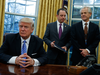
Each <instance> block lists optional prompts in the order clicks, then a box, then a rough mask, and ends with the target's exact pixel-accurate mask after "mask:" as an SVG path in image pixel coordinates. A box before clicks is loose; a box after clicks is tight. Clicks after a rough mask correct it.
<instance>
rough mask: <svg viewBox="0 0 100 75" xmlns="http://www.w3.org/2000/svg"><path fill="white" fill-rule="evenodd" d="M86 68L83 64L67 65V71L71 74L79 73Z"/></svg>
mask: <svg viewBox="0 0 100 75" xmlns="http://www.w3.org/2000/svg"><path fill="white" fill-rule="evenodd" d="M86 69H87V67H84V66H68V72H70V73H73V74H80V73H81V72H82V71H84V70H86Z"/></svg>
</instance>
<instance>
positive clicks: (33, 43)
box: [27, 35, 36, 55]
mask: <svg viewBox="0 0 100 75" xmlns="http://www.w3.org/2000/svg"><path fill="white" fill-rule="evenodd" d="M34 37H35V36H33V35H31V38H30V42H29V47H28V52H27V54H28V55H31V54H32V53H33V50H35V47H36V46H35V45H36V42H34V41H35V39H34ZM33 46H34V47H33Z"/></svg>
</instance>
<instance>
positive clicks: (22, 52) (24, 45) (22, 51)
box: [21, 40, 27, 67]
mask: <svg viewBox="0 0 100 75" xmlns="http://www.w3.org/2000/svg"><path fill="white" fill-rule="evenodd" d="M25 43H26V41H25V40H24V41H23V46H22V50H21V55H22V54H24V53H27V50H26V49H27V48H26V44H25ZM23 59H26V57H23ZM23 62H26V61H23ZM23 65H25V64H23ZM21 67H22V66H21Z"/></svg>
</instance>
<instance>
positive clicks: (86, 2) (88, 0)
mask: <svg viewBox="0 0 100 75" xmlns="http://www.w3.org/2000/svg"><path fill="white" fill-rule="evenodd" d="M83 2H84V4H93V3H94V0H84V1H83Z"/></svg>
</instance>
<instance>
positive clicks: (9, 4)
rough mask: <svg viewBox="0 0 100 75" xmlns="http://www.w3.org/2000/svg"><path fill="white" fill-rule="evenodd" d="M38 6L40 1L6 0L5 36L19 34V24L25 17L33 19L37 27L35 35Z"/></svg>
mask: <svg viewBox="0 0 100 75" xmlns="http://www.w3.org/2000/svg"><path fill="white" fill-rule="evenodd" d="M38 6H39V0H6V4H5V20H4V34H5V33H17V32H19V27H18V23H19V20H20V19H21V18H23V17H29V18H32V19H33V21H34V27H35V28H34V32H33V34H35V33H36V21H37V15H38Z"/></svg>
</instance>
